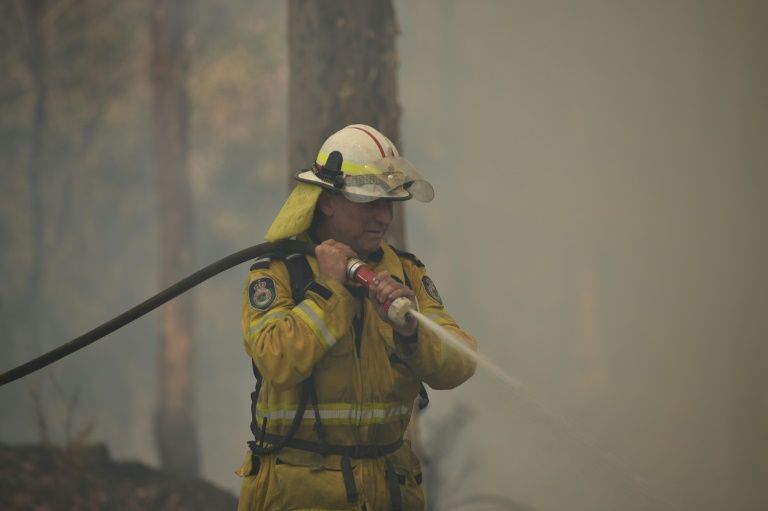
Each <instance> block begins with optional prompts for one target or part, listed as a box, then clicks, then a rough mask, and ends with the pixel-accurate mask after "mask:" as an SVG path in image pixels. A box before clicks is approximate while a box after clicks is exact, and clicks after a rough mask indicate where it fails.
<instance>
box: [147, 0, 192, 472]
mask: <svg viewBox="0 0 768 511" xmlns="http://www.w3.org/2000/svg"><path fill="white" fill-rule="evenodd" d="M185 5H186V4H185V2H183V1H181V0H154V2H153V5H152V12H151V19H150V25H151V33H152V63H151V79H152V86H153V92H154V109H153V136H154V153H153V157H154V160H153V163H154V166H155V176H156V179H157V200H158V215H159V237H160V242H159V245H160V253H161V260H160V287H161V288H165V287H167V286H168V285H170V284H172V283H173V282H176V281H177V280H179V279H180V278H181V277H183V276H184V275H186V274H187V273H189V272H190V271H191V270H192V259H193V257H192V250H193V212H192V199H191V192H190V186H189V178H188V172H187V92H186V72H187V57H186V53H185V49H184V31H185V20H184V8H185ZM192 320H193V303H192V298H191V294H189V293H187V294H184V295H182V296H180V297H178V298H176V299H174V300H173V301H171V302H170V303H168V304H167V305H165V307H163V308H162V310H161V320H160V353H159V364H158V371H159V375H158V404H157V415H156V417H155V420H156V423H155V424H156V435H157V438H156V440H157V446H158V451H159V454H160V461H161V464H162V467H163V468H164V469H166V470H168V471H170V472H173V473H176V474H181V475H188V476H192V475H196V474H197V472H198V452H197V435H196V431H195V424H194V411H195V407H194V398H193V385H192V361H193V349H192Z"/></svg>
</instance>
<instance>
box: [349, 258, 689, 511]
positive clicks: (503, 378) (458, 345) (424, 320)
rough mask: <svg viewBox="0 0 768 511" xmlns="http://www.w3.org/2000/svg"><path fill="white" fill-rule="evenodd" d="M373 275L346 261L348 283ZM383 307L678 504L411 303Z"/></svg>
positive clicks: (368, 283) (640, 484)
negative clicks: (414, 324) (415, 323)
mask: <svg viewBox="0 0 768 511" xmlns="http://www.w3.org/2000/svg"><path fill="white" fill-rule="evenodd" d="M375 276H376V274H375V272H374V271H373V269H372V268H371V267H370V266H368V265H366V264H365V262H363V261H361V260H360V259H357V258H350V259H349V260H348V261H347V278H348V279H349V280H350V281H351V282H357V283H358V284H360V285H362V286H363V287H365V288H367V289H370V288H371V287H372V286H373V285H374V278H375ZM383 308H384V311H385V312H386V313H387V317H389V319H390V320H392V322H393V323H394V324H396V325H399V326H405V324H406V323H407V321H408V319H409V318H413V319H415V320H416V321H418V323H419V325H420V326H422V327H424V328H426V329H428V330H429V331H431V332H432V333H433V334H435V335H436V336H437V337H438V338H439V339H440V340H441V341H443V342H444V343H445V344H446V345H448V346H450V347H451V348H454V349H456V350H458V351H459V352H460V353H462V354H464V355H465V356H467V357H468V358H470V359H472V360H473V361H475V362H476V363H477V365H478V366H480V367H483V368H484V369H486V370H487V371H488V373H489V374H490V375H492V376H493V377H494V379H496V380H498V381H500V382H502V383H504V384H506V385H508V386H509V387H511V388H512V391H513V392H514V393H515V395H517V396H518V397H519V398H520V399H522V400H523V401H524V402H526V403H527V404H528V405H529V406H531V407H532V408H534V409H535V410H536V411H538V412H539V413H540V414H541V415H542V416H544V417H545V418H546V419H548V421H549V422H550V423H551V424H553V425H556V426H558V427H559V428H560V429H561V430H562V431H563V432H565V433H566V434H567V435H568V436H569V437H571V438H572V439H574V440H576V441H577V442H578V443H579V444H581V445H582V446H584V447H585V448H586V449H587V450H588V451H591V452H593V453H595V454H597V455H598V456H599V457H600V458H601V459H602V460H603V461H604V462H605V463H606V464H607V465H608V466H609V467H611V468H614V469H618V470H619V471H620V472H621V473H623V474H624V476H625V477H627V478H628V479H629V480H630V481H631V482H632V483H633V484H634V485H635V486H636V487H637V488H638V489H641V490H642V492H643V493H644V494H645V495H646V497H648V498H650V499H651V500H654V501H656V502H657V503H660V504H662V505H664V506H665V507H666V508H668V509H670V508H674V507H677V506H675V505H674V504H673V502H672V500H671V499H669V498H668V497H667V496H666V495H665V496H662V495H660V494H659V493H658V491H651V489H650V488H649V486H650V484H649V482H648V480H647V479H645V478H644V477H642V476H641V475H640V474H638V473H637V472H636V471H635V470H633V469H632V468H631V467H630V466H629V465H627V464H626V463H624V462H623V461H622V460H621V459H620V458H619V457H618V456H616V455H615V454H613V453H611V452H609V451H607V450H605V449H603V448H601V447H599V446H597V445H596V444H595V443H594V442H592V441H591V440H590V439H589V438H587V437H586V436H585V435H584V434H582V433H581V432H580V431H579V429H578V428H577V427H576V426H574V425H573V424H572V423H571V422H570V421H569V420H567V419H566V418H565V417H563V416H562V415H560V414H558V413H556V412H554V411H552V410H551V409H550V408H549V407H547V406H545V405H544V403H542V402H541V401H540V400H538V399H536V398H535V397H534V396H533V395H532V394H531V392H530V391H529V390H528V389H527V388H526V386H525V385H523V384H522V383H521V382H519V381H518V380H516V379H515V378H513V377H512V376H511V375H509V374H508V373H507V372H506V371H504V370H503V369H502V368H500V367H499V366H497V365H496V364H494V363H493V362H491V361H490V360H489V359H488V358H487V357H485V356H483V355H481V354H480V353H478V352H477V351H475V350H473V349H472V348H470V347H469V346H467V345H466V344H465V343H464V342H462V340H461V339H460V338H459V337H458V336H456V335H454V334H453V333H451V332H450V331H449V330H448V329H446V328H444V327H443V326H441V325H439V324H438V323H436V322H434V321H432V320H431V319H430V318H428V317H427V316H425V315H424V314H422V313H421V312H419V310H418V309H417V308H416V304H415V303H414V302H412V301H411V300H409V299H408V298H406V297H404V296H401V297H400V298H396V299H394V300H388V301H386V302H385V303H384V305H383Z"/></svg>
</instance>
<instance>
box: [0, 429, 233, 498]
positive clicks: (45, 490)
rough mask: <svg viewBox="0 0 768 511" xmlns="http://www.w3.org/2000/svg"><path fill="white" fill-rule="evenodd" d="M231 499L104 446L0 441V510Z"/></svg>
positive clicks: (199, 481) (227, 494)
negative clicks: (115, 455) (116, 456)
mask: <svg viewBox="0 0 768 511" xmlns="http://www.w3.org/2000/svg"><path fill="white" fill-rule="evenodd" d="M236 507H237V499H236V498H235V497H234V496H233V495H231V494H229V493H227V492H226V491H223V490H221V489H219V488H216V487H215V486H213V485H211V484H210V483H207V482H205V481H202V480H200V479H190V478H180V477H175V476H172V475H169V474H166V473H164V472H161V471H159V470H156V469H153V468H150V467H148V466H146V465H143V464H141V463H137V462H117V461H114V460H112V459H111V458H110V456H109V451H108V450H107V448H106V446H104V445H100V444H96V445H90V446H78V447H76V448H62V447H55V446H44V445H39V444H37V445H18V446H10V445H4V444H0V509H3V510H6V511H21V510H25V511H26V510H34V511H59V510H62V511H64V510H67V511H69V510H84V511H85V510H87V511H91V510H94V511H95V510H100V509H109V510H114V511H134V510H136V511H139V510H141V511H152V510H158V511H177V510H178V511H181V510H191V511H194V510H220V509H221V510H233V509H235V508H236Z"/></svg>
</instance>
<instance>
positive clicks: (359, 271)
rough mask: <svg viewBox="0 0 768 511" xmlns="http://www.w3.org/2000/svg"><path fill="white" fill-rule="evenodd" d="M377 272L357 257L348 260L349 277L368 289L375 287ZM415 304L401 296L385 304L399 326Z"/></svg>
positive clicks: (389, 314)
mask: <svg viewBox="0 0 768 511" xmlns="http://www.w3.org/2000/svg"><path fill="white" fill-rule="evenodd" d="M375 276H376V273H375V272H374V271H373V269H371V267H370V266H368V265H367V264H365V263H364V262H363V261H361V260H360V259H357V258H356V257H350V258H349V260H348V261H347V279H349V280H350V281H351V282H357V283H359V284H360V285H362V286H363V287H365V288H366V289H370V288H371V287H373V279H374V277H375ZM414 307H415V306H414V304H413V302H412V301H410V300H409V299H408V298H406V297H404V296H401V297H400V298H395V299H394V300H393V301H387V302H386V303H385V304H384V311H385V312H386V313H387V317H388V318H389V319H390V320H391V321H392V322H393V323H394V324H396V325H398V326H405V324H406V322H407V320H408V313H409V312H410V311H411V310H413V309H414Z"/></svg>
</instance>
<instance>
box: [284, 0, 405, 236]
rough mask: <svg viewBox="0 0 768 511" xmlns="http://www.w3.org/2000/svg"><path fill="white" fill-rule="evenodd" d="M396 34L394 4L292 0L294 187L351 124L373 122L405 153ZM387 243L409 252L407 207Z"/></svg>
mask: <svg viewBox="0 0 768 511" xmlns="http://www.w3.org/2000/svg"><path fill="white" fill-rule="evenodd" d="M397 33H398V27H397V22H396V20H395V10H394V7H393V5H392V1H391V0H327V1H317V0H291V1H290V2H289V4H288V41H289V52H290V89H289V102H288V109H289V114H288V132H289V136H288V138H289V163H290V169H291V172H292V175H291V181H292V182H291V185H292V184H293V179H292V178H293V175H295V174H296V173H297V172H298V171H299V170H300V169H306V168H309V166H310V165H312V163H313V162H314V161H315V156H317V150H318V149H319V148H320V146H321V145H322V143H323V141H324V140H325V139H326V138H327V137H328V136H329V135H331V134H332V133H334V132H335V131H337V130H339V129H341V128H342V127H344V126H346V125H348V124H355V123H362V124H369V125H371V126H373V127H375V128H376V129H378V130H379V131H381V132H382V133H383V134H384V135H386V136H387V137H389V139H390V140H392V142H393V143H394V144H395V146H397V147H398V149H401V143H400V105H399V104H398V101H397V65H398V55H397V51H396V50H395V36H396V35H397ZM387 238H388V241H390V242H391V243H392V244H393V245H395V246H397V247H399V248H404V245H405V243H404V241H405V233H404V219H403V208H402V204H401V203H396V206H395V218H394V220H393V223H392V225H391V227H390V229H389V234H388V236H387Z"/></svg>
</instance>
